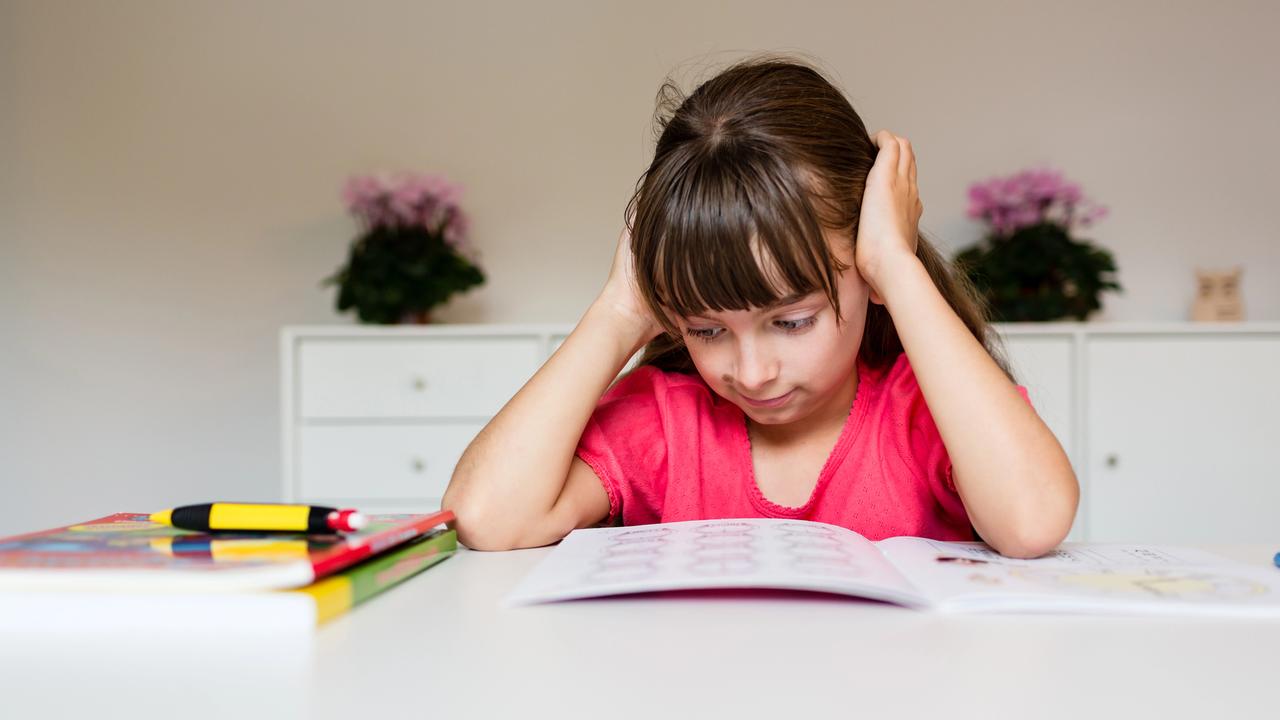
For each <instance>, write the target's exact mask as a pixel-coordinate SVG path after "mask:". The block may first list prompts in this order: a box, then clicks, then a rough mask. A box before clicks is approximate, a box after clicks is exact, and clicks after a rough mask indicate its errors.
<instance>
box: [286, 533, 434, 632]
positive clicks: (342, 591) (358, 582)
mask: <svg viewBox="0 0 1280 720" xmlns="http://www.w3.org/2000/svg"><path fill="white" fill-rule="evenodd" d="M457 549H458V533H457V531H455V530H453V529H450V528H441V529H439V530H436V531H434V532H431V533H428V534H426V535H422V536H420V537H417V538H414V539H412V540H409V541H407V542H405V543H403V544H401V545H397V546H396V547H394V548H392V549H390V550H387V551H386V552H383V553H380V554H378V555H375V556H373V557H371V558H369V559H367V560H365V561H363V562H361V563H359V564H356V565H353V566H351V567H349V568H346V569H345V570H342V571H340V572H337V573H335V574H333V575H330V576H329V577H326V578H324V579H322V580H319V581H317V582H314V583H312V584H310V585H307V586H306V587H301V588H295V589H293V590H285V591H282V592H297V593H306V594H308V595H310V596H311V597H312V598H313V599H314V600H315V601H316V624H317V625H320V624H324V623H325V622H327V621H329V620H331V619H333V618H335V617H337V616H339V615H342V614H343V613H345V612H346V611H348V610H350V609H351V608H353V607H355V606H356V605H359V604H361V603H363V602H365V601H366V600H368V599H369V598H371V597H373V596H375V595H378V594H380V593H382V592H385V591H386V590H388V589H390V588H392V587H395V586H396V585H399V584H400V583H402V582H404V581H405V580H408V579H409V578H411V577H413V576H414V575H417V574H418V573H420V572H422V571H423V570H426V569H427V568H429V567H431V566H433V565H435V564H437V563H439V562H440V561H441V560H444V559H445V558H447V557H449V556H451V555H453V554H454V553H455V552H456V551H457Z"/></svg>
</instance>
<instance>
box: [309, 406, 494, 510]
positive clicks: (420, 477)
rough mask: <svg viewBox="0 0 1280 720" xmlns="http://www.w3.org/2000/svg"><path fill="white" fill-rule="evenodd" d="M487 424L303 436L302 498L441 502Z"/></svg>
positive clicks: (316, 429) (332, 429)
mask: <svg viewBox="0 0 1280 720" xmlns="http://www.w3.org/2000/svg"><path fill="white" fill-rule="evenodd" d="M483 427H484V423H483V422H475V423H457V424H450V425H439V426H387V425H331V426H330V425H320V426H310V427H302V428H300V429H299V431H298V478H299V479H298V487H297V490H298V495H299V497H301V498H304V499H306V498H357V499H371V500H376V499H418V498H421V499H427V498H435V499H438V498H440V497H441V496H442V495H444V490H445V488H446V487H448V486H449V478H450V477H451V476H452V475H453V468H454V466H455V465H457V464H458V458H459V457H461V456H462V452H463V451H464V450H466V449H467V445H468V444H469V443H470V442H471V440H472V439H473V438H474V437H475V436H476V435H477V434H478V433H479V432H480V430H481V428H483Z"/></svg>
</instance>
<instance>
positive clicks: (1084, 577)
mask: <svg viewBox="0 0 1280 720" xmlns="http://www.w3.org/2000/svg"><path fill="white" fill-rule="evenodd" d="M708 588H773V589H786V590H808V591H817V592H826V593H839V594H843V595H852V596H855V597H860V598H867V599H872V600H882V601H885V602H890V603H895V604H898V605H904V606H907V607H912V608H922V609H936V610H940V611H944V612H1075V613H1130V614H1175V615H1193V614H1201V615H1242V616H1255V617H1256V616H1267V617H1275V618H1280V571H1277V570H1276V569H1274V568H1268V567H1264V566H1258V567H1254V566H1251V565H1246V564H1243V563H1238V562H1235V561H1232V560H1228V559H1226V558H1223V557H1220V556H1217V555H1214V554H1212V553H1209V552H1205V551H1202V550H1196V549H1192V548H1176V547H1164V546H1155V545H1119V544H1099V543H1066V544H1064V545H1063V546H1061V547H1060V548H1058V549H1057V550H1056V551H1054V552H1053V553H1051V554H1049V555H1047V556H1045V557H1041V558H1036V559H1033V560H1019V559H1014V558H1007V557H1004V556H1002V555H1000V554H998V553H996V552H995V551H994V550H992V549H991V548H990V547H988V546H986V545H984V544H982V543H971V542H943V541H939V540H928V539H925V538H918V537H894V538H888V539H885V540H880V541H878V542H872V541H870V540H867V539H866V538H864V537H863V536H861V535H859V534H858V533H856V532H853V531H852V530H848V529H845V528H842V527H838V526H835V525H828V524H825V523H817V522H809V521H804V520H782V519H756V518H752V519H732V520H694V521H688V522H674V523H663V524H657V525H638V526H632V527H617V528H592V529H582V530H574V531H573V532H572V533H570V534H569V535H568V537H566V538H565V539H564V540H563V541H561V542H560V544H559V545H558V546H557V547H556V548H554V549H553V550H552V551H551V553H550V554H549V555H548V556H547V558H546V559H545V560H543V561H542V562H541V563H540V564H539V565H538V566H537V567H535V568H534V569H533V571H532V572H530V573H529V575H528V576H527V577H526V578H524V580H523V581H522V582H521V584H520V585H519V586H518V587H517V588H516V589H515V590H514V591H513V592H512V593H511V594H510V595H509V596H508V597H507V600H506V602H507V604H508V605H509V606H510V605H526V604H533V603H539V602H548V601H554V600H569V599H576V598H588V597H599V596H606V595H621V594H627V593H639V592H653V591H661V590H692V589H708Z"/></svg>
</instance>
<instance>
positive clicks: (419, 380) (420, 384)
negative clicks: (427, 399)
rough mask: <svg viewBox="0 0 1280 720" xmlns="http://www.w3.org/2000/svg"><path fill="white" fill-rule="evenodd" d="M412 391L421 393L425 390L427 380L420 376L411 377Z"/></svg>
mask: <svg viewBox="0 0 1280 720" xmlns="http://www.w3.org/2000/svg"><path fill="white" fill-rule="evenodd" d="M413 389H414V390H417V391H418V392H422V391H423V390H426V389H427V379H426V378H424V377H422V376H421V375H414V376H413Z"/></svg>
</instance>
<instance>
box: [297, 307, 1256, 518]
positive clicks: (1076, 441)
mask: <svg viewBox="0 0 1280 720" xmlns="http://www.w3.org/2000/svg"><path fill="white" fill-rule="evenodd" d="M571 330H572V326H571V325H564V324H555V325H436V326H427V327H401V326H397V327H363V326H341V327H292V328H285V329H284V330H283V331H282V332H281V388H282V390H281V413H282V431H283V440H282V445H283V461H282V464H283V470H284V481H283V496H284V499H285V500H290V501H294V500H297V501H315V502H325V503H328V504H351V505H355V506H358V507H360V508H362V509H365V510H368V511H370V512H377V511H388V512H392V511H395V512H403V511H419V510H428V509H434V508H438V507H439V502H440V496H441V495H442V494H443V492H444V489H445V487H446V486H447V485H448V482H449V478H450V476H451V475H452V473H453V468H454V466H455V465H456V464H457V461H458V458H459V456H461V454H462V452H463V450H465V449H466V446H467V444H468V443H470V442H471V440H472V438H474V437H475V435H476V433H478V432H479V431H480V430H481V428H483V427H484V425H485V423H486V422H488V420H489V419H490V418H491V417H493V415H494V414H496V413H497V412H498V410H499V409H501V407H502V405H503V404H504V403H505V402H506V401H507V400H508V399H510V397H511V396H512V395H514V394H515V392H516V391H517V390H519V388H520V387H521V386H522V385H523V384H524V382H525V381H526V380H528V379H529V378H530V377H531V376H532V375H533V374H534V373H535V372H536V371H537V369H538V368H539V367H540V366H541V365H542V363H543V362H544V361H545V360H546V358H548V357H550V355H551V353H552V352H554V350H555V348H556V347H558V346H559V344H560V343H561V342H562V341H563V340H564V338H565V337H566V336H567V335H568V333H569V332H570V331H571ZM996 331H997V333H998V334H999V335H1000V337H1001V338H1002V339H1003V341H1004V346H1005V350H1006V355H1007V357H1008V360H1009V363H1010V365H1011V366H1012V370H1013V372H1014V376H1015V379H1016V380H1017V381H1018V382H1019V383H1020V384H1022V385H1025V386H1026V387H1027V390H1028V394H1029V395H1030V397H1031V401H1032V403H1033V404H1034V405H1035V407H1036V410H1037V411H1038V412H1039V414H1040V417H1041V418H1043V419H1044V421H1045V423H1046V424H1047V425H1048V426H1049V428H1050V429H1051V430H1053V432H1054V434H1055V435H1057V437H1058V439H1059V441H1060V442H1061V443H1062V445H1063V448H1064V449H1065V450H1066V451H1067V454H1068V456H1069V457H1070V458H1071V461H1072V466H1073V467H1074V468H1075V469H1076V474H1077V476H1078V477H1079V478H1080V482H1081V503H1080V512H1079V513H1078V515H1077V518H1076V524H1075V526H1074V528H1073V530H1072V534H1071V536H1070V539H1073V540H1093V541H1107V540H1116V541H1121V540H1133V541H1149V542H1178V543H1213V542H1259V541H1267V540H1274V539H1276V537H1277V533H1280V471H1278V470H1277V469H1276V462H1275V460H1276V454H1277V451H1276V450H1275V449H1274V447H1275V445H1276V442H1277V439H1280V415H1277V413H1276V408H1278V407H1280V379H1278V377H1277V369H1278V368H1280V325H1278V324H1257V323H1250V324H1237V325H1230V324H1224V325H1203V324H1166V325H1141V326H1140V325H1118V324H1116V325H1111V324H1097V325H1094V324H1088V323H1050V324H1012V325H998V326H996ZM634 361H635V358H633V359H632V363H634ZM630 364H631V363H629V365H630Z"/></svg>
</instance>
